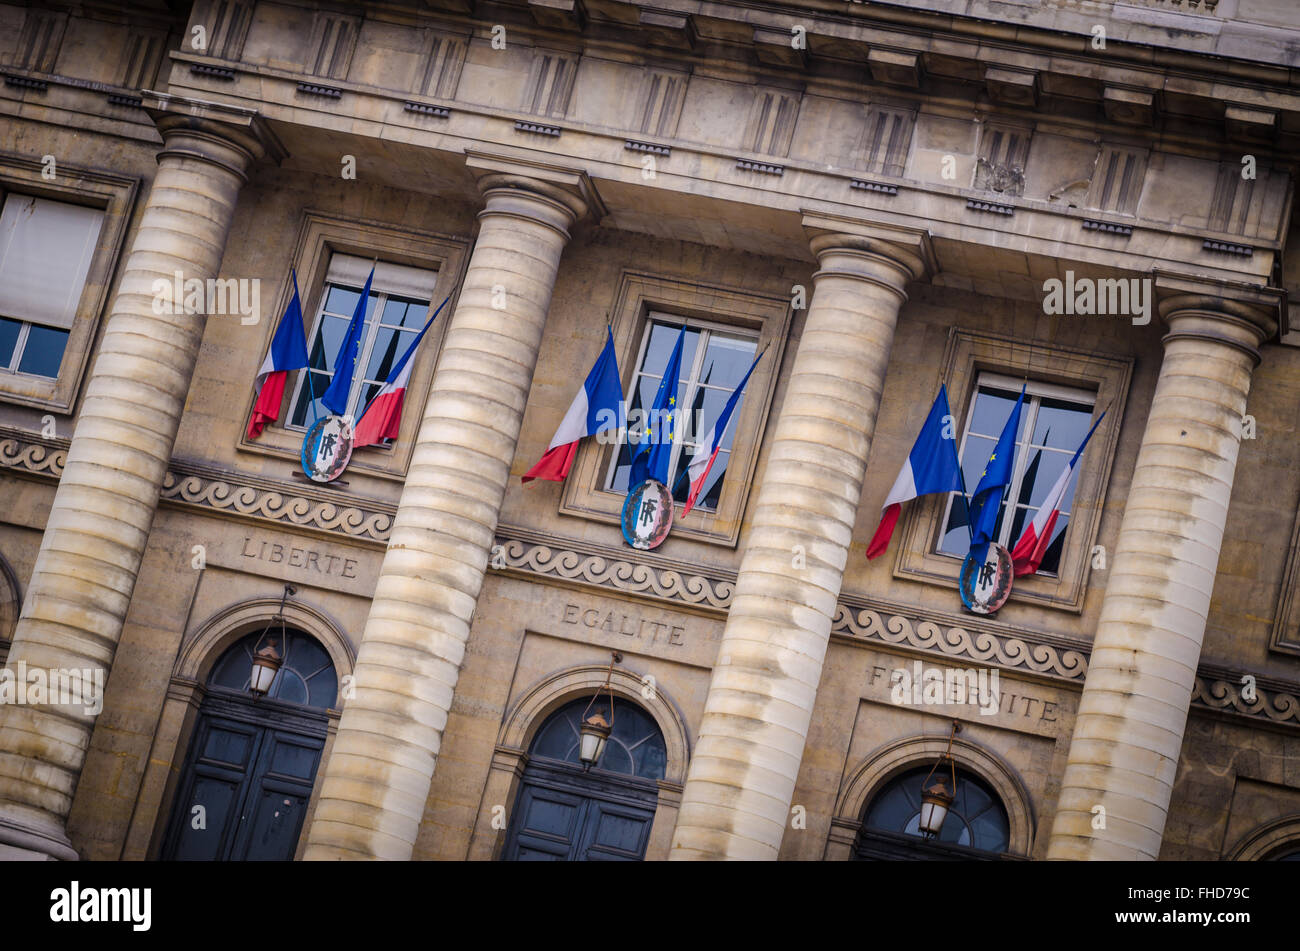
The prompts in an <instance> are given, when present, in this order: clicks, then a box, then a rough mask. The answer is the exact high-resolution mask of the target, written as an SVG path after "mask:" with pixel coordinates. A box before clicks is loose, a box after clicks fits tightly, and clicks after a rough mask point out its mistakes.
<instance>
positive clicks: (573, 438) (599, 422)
mask: <svg viewBox="0 0 1300 951" xmlns="http://www.w3.org/2000/svg"><path fill="white" fill-rule="evenodd" d="M622 402H623V383H622V381H621V379H620V377H619V374H618V358H617V357H615V356H614V334H613V333H612V332H611V331H610V329H609V328H608V327H606V328H605V349H603V350H601V351H600V356H599V357H597V358H596V364H595V366H593V367H592V368H591V372H590V373H588V374H587V380H586V382H585V383H583V384H582V389H580V390H578V395H577V396H575V397H574V398H573V403H572V405H570V406H569V411H568V412H567V413H565V414H564V419H562V420H561V421H560V428H559V429H557V430H556V431H555V436H554V438H552V439H551V445H550V447H549V448H547V450H546V454H545V455H543V456H542V458H541V459H539V460H537V465H535V466H533V467H532V468H531V469H529V470H528V471H527V472H525V473H524V474H523V477H522V481H524V482H531V481H532V480H533V479H548V480H550V481H551V482H563V481H564V477H565V476H567V475H568V474H569V469H570V468H572V467H573V457H574V455H575V454H576V453H577V451H578V441H579V440H580V439H582V437H583V436H595V435H596V434H598V433H603V432H606V431H607V430H611V429H613V430H617V429H618V422H619V417H620V414H619V405H620V404H621V403H622Z"/></svg>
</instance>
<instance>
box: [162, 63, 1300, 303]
mask: <svg viewBox="0 0 1300 951" xmlns="http://www.w3.org/2000/svg"><path fill="white" fill-rule="evenodd" d="M170 55H171V56H172V58H173V60H174V61H177V62H181V61H184V62H191V61H198V60H199V59H200V58H196V57H195V56H194V55H193V54H189V53H177V52H173V53H171V54H170ZM236 65H237V66H238V73H239V76H240V77H242V79H241V80H240V81H237V82H236V84H235V85H233V86H231V85H229V84H224V85H223V86H222V88H220V89H218V88H207V87H206V86H204V85H203V83H202V81H201V79H199V78H196V77H194V76H192V75H188V74H182V73H180V72H179V71H176V72H174V73H173V76H172V84H171V86H170V88H173V89H176V90H178V91H181V90H184V91H185V93H186V94H187V95H194V96H199V97H207V96H211V97H213V98H215V99H220V100H222V101H230V102H243V103H249V104H251V103H254V102H255V103H256V104H257V106H258V108H259V110H260V112H261V114H262V115H263V116H265V117H266V118H267V119H269V120H271V121H273V122H286V123H295V124H300V123H303V122H309V123H310V125H311V126H312V127H315V128H320V129H322V130H327V131H334V132H347V133H349V134H353V135H358V136H367V137H373V138H377V139H380V138H381V139H384V140H386V141H389V142H392V143H403V144H407V145H411V146H416V147H421V148H430V149H435V150H441V151H447V152H456V153H463V152H464V151H465V150H466V149H471V150H473V149H482V150H491V151H494V152H498V153H500V152H508V153H509V154H511V155H522V154H523V152H522V150H521V149H520V147H519V145H518V141H517V136H518V133H517V132H516V131H515V122H516V120H517V119H518V112H517V111H511V110H505V109H498V108H494V107H489V106H481V105H475V104H472V103H467V102H462V101H460V100H451V99H448V100H437V101H436V102H437V104H439V105H445V106H446V107H447V108H448V109H449V112H450V115H449V117H448V118H446V119H442V120H439V124H438V126H437V127H436V128H430V127H429V126H428V124H427V121H426V120H424V119H423V118H421V117H419V116H417V115H415V114H413V113H410V112H408V111H406V110H405V103H406V102H407V101H408V100H409V99H410V94H409V93H406V92H401V91H393V90H386V89H381V88H377V87H372V86H365V85H361V84H357V83H348V82H341V83H340V84H339V85H340V87H341V88H342V89H343V90H344V91H345V93H347V95H345V97H344V99H343V100H342V102H341V103H338V102H335V101H333V100H331V101H330V102H329V103H327V104H325V105H321V104H317V103H307V102H304V101H303V100H302V97H300V96H298V95H297V93H296V91H295V90H296V78H297V75H298V74H293V73H289V72H287V71H285V70H277V69H272V68H270V67H264V66H255V65H250V64H236ZM245 81H246V82H245ZM357 98H360V99H363V100H365V104H364V106H362V105H358V104H357V103H356V102H354V101H353V100H354V99H357ZM433 102H434V100H430V103H433ZM1298 109H1300V107H1298ZM1094 127H1095V123H1092V124H1090V125H1089V128H1094ZM564 128H565V133H564V137H563V138H560V139H556V140H554V141H553V142H551V143H550V144H549V147H548V149H547V150H546V153H545V154H546V157H547V160H548V161H551V162H555V163H557V164H568V165H572V166H581V167H582V168H584V169H585V170H586V174H587V175H588V176H589V177H590V178H591V179H593V180H599V181H601V182H602V183H604V182H606V181H608V182H611V183H614V187H612V188H609V189H606V188H605V186H604V185H603V184H602V189H603V190H605V191H606V194H607V196H612V195H617V194H620V193H622V192H624V191H626V189H627V188H629V187H631V188H634V189H644V190H651V191H657V192H663V193H667V196H666V197H669V198H675V197H678V196H681V195H690V196H693V197H692V202H695V203H699V202H704V203H707V205H706V206H701V207H704V208H705V211H699V208H697V211H698V212H699V213H701V214H705V212H708V213H712V214H718V215H722V214H723V212H724V211H725V208H726V207H727V205H728V204H729V203H733V202H734V203H738V204H742V205H761V206H763V207H765V208H767V209H769V210H770V211H772V212H774V213H776V214H777V215H789V216H790V217H791V218H794V216H799V217H800V218H802V217H803V216H804V215H808V214H812V215H819V216H840V217H843V216H856V217H859V218H869V219H870V220H872V221H873V222H875V223H876V224H878V225H879V226H881V227H887V228H892V229H898V230H904V231H914V232H928V233H929V234H931V235H932V236H933V239H934V240H936V241H938V240H950V241H956V242H959V243H972V244H978V245H980V246H983V247H988V248H997V249H999V250H1000V251H1002V252H1005V253H1018V254H1019V253H1025V254H1036V255H1040V256H1043V257H1046V258H1051V259H1056V260H1060V261H1061V262H1063V263H1064V264H1066V265H1070V264H1073V265H1075V266H1079V265H1086V266H1087V267H1090V268H1100V269H1103V270H1105V271H1107V272H1112V271H1113V272H1117V273H1118V272H1125V273H1126V274H1127V273H1129V272H1133V273H1141V272H1144V271H1150V270H1152V269H1154V268H1156V267H1159V266H1161V265H1162V264H1167V263H1168V262H1169V261H1171V260H1172V261H1179V262H1185V266H1187V267H1192V266H1195V267H1197V268H1201V269H1203V270H1204V271H1205V272H1206V273H1207V274H1210V275H1212V276H1217V277H1221V278H1224V279H1230V280H1231V279H1235V280H1239V281H1249V280H1252V279H1254V280H1259V281H1263V280H1265V278H1264V277H1263V269H1265V268H1266V267H1267V266H1269V261H1270V260H1271V259H1272V257H1273V256H1275V255H1276V254H1277V253H1278V252H1279V251H1280V248H1281V240H1280V237H1273V238H1270V237H1269V236H1267V235H1259V236H1254V237H1251V238H1250V244H1251V246H1252V247H1253V248H1255V249H1256V250H1257V251H1259V252H1267V253H1260V254H1256V255H1255V256H1254V258H1253V259H1252V258H1233V257H1228V256H1223V259H1222V260H1217V259H1216V260H1215V261H1213V262H1206V261H1205V260H1204V248H1203V244H1204V241H1205V239H1206V237H1207V236H1210V237H1214V238H1216V239H1218V238H1222V239H1223V240H1231V239H1232V236H1230V235H1220V234H1218V233H1217V232H1214V233H1211V232H1207V231H1205V230H1204V229H1195V228H1190V227H1187V226H1184V225H1182V224H1178V223H1166V222H1158V221H1150V220H1147V219H1130V220H1127V221H1126V224H1125V226H1126V227H1129V228H1131V229H1132V235H1133V237H1132V238H1131V240H1130V241H1129V242H1126V243H1124V244H1123V246H1119V245H1114V243H1113V242H1111V243H1107V242H1106V241H1099V240H1098V239H1097V235H1096V232H1095V231H1091V230H1088V229H1086V228H1085V227H1084V220H1085V215H1090V216H1091V218H1092V219H1096V218H1097V216H1098V214H1101V215H1102V220H1105V219H1106V217H1107V215H1106V213H1098V212H1094V211H1086V210H1083V209H1078V208H1070V207H1068V206H1065V205H1062V204H1061V203H1059V202H1053V201H1048V200H1046V199H1039V198H1030V197H1024V196H1016V197H1012V198H1004V199H1003V200H1004V201H1006V202H1008V203H1009V205H1011V206H1014V209H1015V217H1014V218H1004V217H1003V216H1001V215H979V216H976V215H973V214H972V213H971V212H970V210H969V208H968V202H969V201H970V200H971V199H972V198H987V197H988V194H987V193H985V192H983V191H981V190H979V189H976V188H974V187H959V186H956V185H950V184H945V183H939V182H933V181H916V180H911V179H904V178H890V177H888V176H880V175H878V176H875V178H878V179H879V180H880V182H881V183H885V184H887V185H889V186H890V187H891V188H892V189H894V190H895V193H893V194H884V193H876V192H871V191H863V190H862V189H861V188H854V186H853V183H854V182H855V181H857V180H858V177H859V176H860V175H861V172H860V171H856V170H853V169H846V168H838V167H837V168H834V169H828V168H826V166H825V165H824V164H821V163H818V162H814V161H803V160H795V159H791V158H786V159H783V167H784V169H785V174H784V175H783V176H782V177H780V178H776V177H773V176H766V175H756V174H754V173H752V172H746V171H743V170H738V169H737V168H736V151H735V150H734V149H730V148H725V147H723V146H721V145H716V144H715V145H710V144H702V143H698V142H690V141H687V140H684V139H676V138H672V139H665V140H663V141H662V142H659V143H658V144H661V145H665V146H671V149H672V154H673V159H672V161H671V162H668V161H665V162H663V163H661V164H660V165H659V166H658V168H657V170H656V174H655V178H654V180H653V181H651V182H647V181H646V180H645V179H644V178H643V177H642V169H641V166H640V165H639V164H638V163H629V162H628V160H627V157H626V142H627V137H628V135H630V134H631V132H630V131H629V130H626V129H610V128H604V127H598V126H595V125H590V124H584V123H582V122H579V121H576V120H572V119H566V120H565V126H564ZM753 157H754V159H755V160H756V161H761V160H762V159H763V156H759V155H754V156H753ZM652 200H653V199H652ZM609 201H610V205H611V211H619V210H624V211H625V210H626V209H619V208H617V207H615V206H616V202H615V200H614V199H613V198H612V197H610V198H609ZM668 204H671V202H669V203H668ZM710 205H712V206H716V207H708V206H710ZM994 219H996V220H994ZM620 221H622V219H620ZM620 227H629V228H631V229H632V230H636V228H635V225H632V224H629V223H628V222H626V221H622V223H621V224H620ZM1048 236H1051V237H1048ZM742 238H743V232H741V233H739V234H738V235H737V236H735V237H734V238H733V239H732V240H736V241H740V240H742ZM737 246H738V247H741V248H742V249H743V250H754V249H753V248H750V247H746V246H741V245H737ZM1157 248H1158V249H1159V250H1158V253H1157V252H1156V251H1155V250H1154V249H1157ZM804 253H805V254H806V253H807V252H804ZM808 257H811V254H809V255H808Z"/></svg>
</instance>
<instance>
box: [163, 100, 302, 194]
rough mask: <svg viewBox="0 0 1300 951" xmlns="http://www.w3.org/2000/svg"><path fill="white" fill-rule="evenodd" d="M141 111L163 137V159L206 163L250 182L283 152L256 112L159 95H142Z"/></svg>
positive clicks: (279, 157) (276, 139)
mask: <svg viewBox="0 0 1300 951" xmlns="http://www.w3.org/2000/svg"><path fill="white" fill-rule="evenodd" d="M143 100H144V103H143V105H144V109H145V111H146V112H147V113H148V114H149V117H150V118H151V119H153V121H154V125H155V126H157V128H158V133H159V134H160V135H161V136H162V139H163V149H162V151H161V152H159V153H158V157H159V158H160V159H161V158H163V157H164V156H168V155H174V156H185V157H189V158H193V159H198V160H199V161H203V162H210V163H212V164H214V165H217V166H220V167H221V168H224V169H226V170H227V171H229V172H232V173H233V174H235V175H237V176H238V177H239V178H240V180H241V181H245V182H246V181H248V171H249V169H251V168H252V167H253V165H255V164H256V163H258V162H260V161H270V162H273V163H275V164H277V165H278V164H280V162H282V161H283V160H284V159H285V157H286V156H287V154H288V153H287V152H286V151H285V149H284V146H283V145H282V144H281V143H280V140H279V139H278V138H276V136H275V133H273V132H272V131H271V129H270V126H269V125H268V124H267V122H266V120H265V119H264V118H262V116H261V115H260V114H259V113H258V112H257V110H256V109H245V108H242V107H240V106H228V105H225V104H224V103H219V102H208V101H206V100H203V99H190V98H187V97H185V96H173V95H171V94H169V93H163V92H149V91H146V92H145V93H144V94H143Z"/></svg>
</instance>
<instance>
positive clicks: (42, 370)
mask: <svg viewBox="0 0 1300 951" xmlns="http://www.w3.org/2000/svg"><path fill="white" fill-rule="evenodd" d="M67 345H68V332H67V331H66V330H59V329H58V328H55V327H42V326H40V325H39V324H32V325H31V328H30V329H29V330H28V331H27V342H26V343H25V344H23V355H22V356H21V357H19V359H18V372H19V373H33V374H35V375H36V376H48V377H58V375H59V364H60V363H62V362H63V350H64V348H65V347H66V346H67Z"/></svg>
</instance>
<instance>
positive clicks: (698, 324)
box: [600, 310, 761, 516]
mask: <svg viewBox="0 0 1300 951" xmlns="http://www.w3.org/2000/svg"><path fill="white" fill-rule="evenodd" d="M674 322H680V323H684V324H685V325H686V327H687V329H691V330H697V331H699V332H700V344H697V345H696V348H695V354H694V357H693V359H692V363H691V367H690V370H689V371H688V372H687V374H686V397H685V399H684V400H683V401H682V405H683V406H686V407H689V406H690V405H691V403H692V401H693V400H694V398H695V395H696V393H697V392H698V391H699V389H700V387H701V386H704V385H705V384H703V383H701V382H700V379H699V376H700V372H701V367H702V365H703V362H704V357H705V355H706V352H707V350H708V341H709V339H710V338H711V336H712V335H713V334H715V333H718V334H728V335H731V336H733V337H743V338H745V339H752V340H753V343H754V348H755V349H754V355H757V354H758V352H759V351H758V346H759V343H760V336H761V335H760V334H759V333H758V332H757V331H752V330H748V329H746V328H737V327H736V326H734V325H729V324H725V323H719V322H718V321H716V320H702V319H694V318H689V317H688V318H683V317H680V316H679V315H677V314H671V313H666V312H664V311H656V310H651V311H649V312H648V313H647V315H646V319H645V321H644V322H643V323H642V327H641V344H640V347H639V348H638V350H637V357H636V362H635V363H634V364H633V369H632V370H631V376H630V378H629V381H628V387H627V389H626V390H625V391H624V392H626V393H631V392H632V391H633V390H632V388H633V387H634V386H635V385H636V384H637V382H638V379H639V378H640V377H642V376H651V377H653V376H654V374H653V373H646V372H645V371H644V369H643V368H642V367H643V364H644V362H645V356H646V349H647V348H648V347H649V345H650V336H651V330H652V328H653V326H654V325H655V324H656V323H659V324H664V325H672V324H673V323H674ZM706 334H707V335H708V336H705V335H706ZM750 359H751V360H752V359H753V357H750ZM659 379H660V380H662V379H663V376H662V374H660V376H659ZM678 382H679V383H680V382H681V376H680V375H679V377H678ZM709 386H710V388H711V389H718V390H721V389H722V387H715V386H713V385H712V384H709ZM727 392H728V394H729V393H730V391H729V390H728V391H727ZM749 392H750V383H746V384H745V395H746V396H748V395H749ZM629 403H630V401H629ZM743 407H744V399H743V397H742V399H741V403H740V406H739V407H738V408H739V409H743ZM642 409H643V410H649V407H642ZM629 412H631V408H630V406H629ZM732 419H733V420H734V422H731V421H728V423H727V428H728V429H731V430H732V431H733V432H736V431H737V430H736V429H735V427H736V426H738V425H739V423H740V420H739V418H738V417H737V416H734V415H733V416H732ZM715 422H716V420H711V421H710V422H709V427H710V428H711V427H712V426H713V423H715ZM702 425H703V420H701V426H702ZM687 432H689V427H683V428H681V429H677V428H676V427H674V431H673V450H672V456H671V458H670V460H669V463H668V488H669V491H670V492H671V491H672V488H673V485H674V483H675V482H676V481H677V479H678V478H679V477H680V476H681V469H680V465H681V460H682V455H683V453H684V452H685V449H686V446H687V444H688V443H689V444H690V445H692V446H694V447H696V448H698V447H699V445H700V443H699V437H702V436H705V435H707V434H708V432H709V430H708V429H701V430H700V431H698V432H696V433H694V436H695V437H696V438H695V439H690V440H688V439H687V438H686V433H687ZM724 435H725V434H724ZM621 445H622V443H619V446H621ZM734 446H735V438H734V437H733V439H732V447H733V448H734ZM617 448H618V447H614V450H613V451H610V452H609V453H607V455H608V461H607V462H606V461H603V465H604V468H605V477H604V479H602V480H601V486H602V487H601V489H600V491H602V492H607V493H610V494H613V495H617V496H619V497H620V498H623V497H625V496H626V494H627V490H626V489H624V490H622V491H620V490H619V489H614V488H610V487H609V484H610V482H612V481H613V479H614V476H615V474H616V473H617V471H618V456H619V453H618V452H617ZM722 452H725V453H726V454H727V470H724V471H729V470H730V466H731V455H732V450H731V449H724V450H722ZM720 454H721V453H720ZM723 478H724V479H725V478H726V476H725V475H724V476H723ZM721 502H722V498H721V495H719V498H718V503H719V505H721ZM696 504H697V505H699V506H700V507H701V508H702V509H703V510H704V511H709V512H716V511H717V508H716V507H715V508H704V507H703V499H702V498H701V499H699V500H697V503H696ZM675 505H676V506H677V507H678V508H677V511H676V512H675V513H674V514H675V516H680V514H681V508H682V507H684V506H685V503H683V502H676V503H675Z"/></svg>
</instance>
